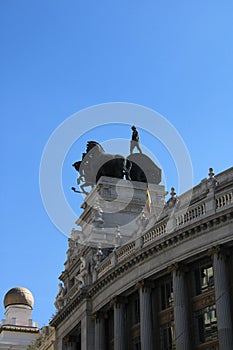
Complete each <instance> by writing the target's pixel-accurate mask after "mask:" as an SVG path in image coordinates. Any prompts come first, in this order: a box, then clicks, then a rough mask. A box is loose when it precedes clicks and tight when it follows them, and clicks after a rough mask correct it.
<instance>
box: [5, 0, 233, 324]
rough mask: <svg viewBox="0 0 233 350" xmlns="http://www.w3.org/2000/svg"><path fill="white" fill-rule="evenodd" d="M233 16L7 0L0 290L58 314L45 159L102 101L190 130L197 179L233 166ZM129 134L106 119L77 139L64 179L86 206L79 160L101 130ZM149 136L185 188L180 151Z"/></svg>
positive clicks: (58, 250) (37, 313)
mask: <svg viewBox="0 0 233 350" xmlns="http://www.w3.org/2000/svg"><path fill="white" fill-rule="evenodd" d="M232 16H233V3H232V1H230V0H229V1H227V0H223V1H221V2H219V1H217V0H211V1H210V0H206V1H203V0H196V1H185V0H180V1H179V0H178V1H171V0H170V1H168V0H157V1H153V0H148V1H144V2H142V1H138V0H134V1H127V2H126V1H123V0H118V1H107V0H103V1H98V2H97V1H74V0H70V1H64V0H63V1H61V0H56V1H55V0H53V1H52V0H40V1H33V2H32V1H30V0H21V1H13V0H5V1H4V0H2V1H1V3H0V26H1V30H0V43H1V46H0V48H1V55H0V76H1V80H0V91H1V95H0V96H1V105H0V111H1V130H2V133H1V154H2V166H1V231H2V243H1V246H0V278H1V283H0V296H1V297H2V298H3V296H4V294H5V293H6V292H7V290H9V289H10V288H12V287H14V286H17V285H22V286H25V287H27V288H29V289H30V290H31V291H32V292H33V294H34V297H35V308H34V311H33V319H34V320H35V321H38V322H39V325H40V326H42V325H44V324H46V323H47V322H48V320H49V318H50V317H51V315H52V313H53V312H54V306H53V302H54V298H55V295H56V293H57V285H58V276H59V275H60V273H61V271H62V270H63V268H64V267H63V263H64V261H65V258H66V254H65V251H66V249H67V237H65V235H64V234H62V233H60V232H59V230H58V229H57V228H56V227H55V226H54V225H53V223H52V222H51V221H50V219H49V217H48V215H47V213H46V211H45V209H44V207H43V203H42V200H41V196H40V188H39V168H40V161H41V157H42V153H43V150H44V147H45V145H46V143H47V141H48V139H49V138H50V136H51V134H52V132H53V131H54V130H55V129H56V128H57V127H58V126H59V125H60V124H61V123H62V122H63V121H65V120H66V119H67V118H68V117H70V116H71V115H73V114H74V113H76V112H78V111H80V110H82V109H84V108H88V107H90V106H92V105H97V104H101V103H109V102H117V101H121V102H128V103H135V104H139V105H144V106H146V107H148V108H151V109H153V110H155V111H157V112H158V113H160V114H161V115H162V116H164V117H165V118H166V119H167V120H168V121H169V122H170V123H171V124H172V125H173V126H174V128H175V129H176V130H177V131H178V132H179V134H180V135H181V137H182V138H183V140H184V142H185V144H186V146H187V148H188V151H189V153H190V157H191V160H192V164H193V171H194V183H195V184H198V183H199V182H200V181H201V180H202V179H203V178H205V177H206V176H207V173H208V168H209V167H213V168H214V170H215V172H216V173H218V172H221V171H223V170H225V169H227V168H229V167H231V166H232V148H233V147H232V146H233V141H232V139H233V138H232V112H233V102H232V101H233V99H232V96H233V65H232V62H233V21H232ZM110 119H111V116H110ZM80 123H81V124H82V123H85V120H83V119H80ZM126 123H127V120H126ZM77 134H78V131H77ZM130 134H131V131H130V128H129V130H127V128H126V127H124V128H123V127H121V126H115V127H114V128H113V127H111V126H109V127H108V128H107V129H101V128H95V129H94V130H91V131H90V133H89V134H87V135H84V136H83V137H82V138H81V139H80V140H79V141H77V144H74V145H73V146H72V147H71V150H70V151H69V153H68V154H67V157H66V159H65V161H64V166H63V169H62V172H63V186H64V192H65V194H66V196H67V200H68V201H69V202H70V203H71V206H72V207H76V208H77V215H78V213H80V211H79V209H78V207H79V205H80V203H81V199H80V197H79V196H76V197H74V194H73V193H71V192H70V187H71V186H73V185H74V184H75V179H76V174H75V173H74V171H73V169H72V167H71V165H70V164H71V161H74V160H78V159H79V158H80V156H81V153H82V151H83V150H84V148H85V142H86V140H88V139H89V138H90V137H92V138H94V139H95V140H97V141H101V142H103V141H105V140H108V139H111V138H114V137H115V135H117V137H119V138H126V139H127V138H130ZM140 136H141V140H142V141H143V142H144V143H145V145H146V146H147V147H148V148H149V149H150V150H151V151H153V152H152V153H155V157H156V158H157V159H158V160H159V161H160V162H161V163H162V164H163V167H164V168H165V170H166V173H167V174H166V175H167V186H168V189H169V188H170V187H171V186H173V185H175V186H176V175H175V168H174V165H172V161H171V160H170V159H169V155H166V154H165V152H164V150H163V148H162V147H160V145H159V144H156V143H154V142H155V141H154V140H152V139H150V136H149V135H148V134H147V133H146V132H144V131H143V130H142V129H141V130H140ZM155 145H156V147H155ZM82 147H83V148H82ZM74 157H76V159H74ZM167 159H169V160H168V161H166V160H167ZM170 161H171V165H170V163H169V162H170ZM173 172H174V180H173ZM168 173H169V174H168ZM76 201H77V203H76ZM73 226H74V223H73V222H71V223H70V229H71V228H72V227H73ZM67 234H69V232H67ZM0 313H1V317H2V318H3V315H4V308H3V306H2V305H1V306H0Z"/></svg>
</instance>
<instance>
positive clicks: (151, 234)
mask: <svg viewBox="0 0 233 350" xmlns="http://www.w3.org/2000/svg"><path fill="white" fill-rule="evenodd" d="M165 233H166V224H162V225H160V226H157V227H155V228H153V229H152V230H150V231H148V232H146V233H145V234H144V235H143V243H144V244H146V243H148V242H151V241H153V240H154V239H156V238H157V237H160V236H162V235H164V234H165Z"/></svg>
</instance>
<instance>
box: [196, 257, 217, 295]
mask: <svg viewBox="0 0 233 350" xmlns="http://www.w3.org/2000/svg"><path fill="white" fill-rule="evenodd" d="M213 289H214V271H213V266H212V263H211V262H209V261H208V262H206V263H199V264H197V265H196V266H195V267H194V270H193V288H192V290H193V291H194V295H198V294H201V293H205V292H208V291H211V290H213Z"/></svg>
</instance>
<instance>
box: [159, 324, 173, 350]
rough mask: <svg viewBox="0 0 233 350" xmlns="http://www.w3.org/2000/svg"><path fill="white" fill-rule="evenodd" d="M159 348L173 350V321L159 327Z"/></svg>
mask: <svg viewBox="0 0 233 350" xmlns="http://www.w3.org/2000/svg"><path fill="white" fill-rule="evenodd" d="M160 346H161V349H162V350H165V349H166V350H174V349H175V330H174V322H173V321H172V322H168V323H165V324H163V325H162V326H160Z"/></svg>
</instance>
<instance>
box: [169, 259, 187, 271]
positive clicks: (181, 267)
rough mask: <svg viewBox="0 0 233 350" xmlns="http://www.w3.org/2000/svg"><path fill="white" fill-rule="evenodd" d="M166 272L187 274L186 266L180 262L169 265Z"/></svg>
mask: <svg viewBox="0 0 233 350" xmlns="http://www.w3.org/2000/svg"><path fill="white" fill-rule="evenodd" d="M167 270H168V272H176V273H179V272H183V273H185V272H188V266H187V265H185V264H183V263H181V262H175V263H173V264H171V265H170V266H168V268H167Z"/></svg>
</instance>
